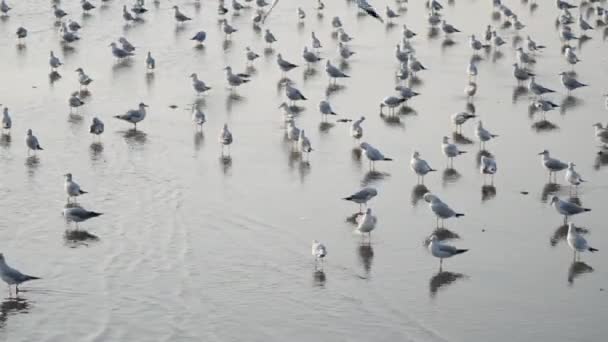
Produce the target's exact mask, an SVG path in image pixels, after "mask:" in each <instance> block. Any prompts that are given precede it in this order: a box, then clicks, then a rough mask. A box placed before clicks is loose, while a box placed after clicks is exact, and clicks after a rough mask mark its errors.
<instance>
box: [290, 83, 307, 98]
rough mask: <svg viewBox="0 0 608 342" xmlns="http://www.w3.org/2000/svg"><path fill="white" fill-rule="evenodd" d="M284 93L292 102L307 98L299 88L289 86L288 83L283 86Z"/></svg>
mask: <svg viewBox="0 0 608 342" xmlns="http://www.w3.org/2000/svg"><path fill="white" fill-rule="evenodd" d="M285 95H286V96H287V98H288V99H289V100H290V101H291V102H292V103H295V101H299V100H307V98H306V97H305V96H304V95H303V94H302V92H300V90H298V89H297V88H295V87H293V86H291V85H290V84H289V83H288V84H287V85H286V86H285Z"/></svg>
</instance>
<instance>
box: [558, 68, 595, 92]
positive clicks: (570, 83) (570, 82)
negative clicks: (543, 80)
mask: <svg viewBox="0 0 608 342" xmlns="http://www.w3.org/2000/svg"><path fill="white" fill-rule="evenodd" d="M559 75H560V76H561V80H562V84H563V85H564V87H566V89H568V93H570V92H571V91H572V90H576V89H578V88H581V87H587V86H588V84H584V83H581V82H579V81H578V80H577V79H576V78H574V77H573V76H570V75H568V74H567V73H565V72H561V73H560V74H559Z"/></svg>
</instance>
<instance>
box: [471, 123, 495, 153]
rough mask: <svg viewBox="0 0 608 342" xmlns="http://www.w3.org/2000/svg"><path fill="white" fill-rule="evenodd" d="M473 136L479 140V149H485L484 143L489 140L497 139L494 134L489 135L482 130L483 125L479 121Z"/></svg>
mask: <svg viewBox="0 0 608 342" xmlns="http://www.w3.org/2000/svg"><path fill="white" fill-rule="evenodd" d="M475 136H476V137H477V139H479V146H480V147H481V148H485V146H486V141H490V139H493V138H496V137H498V135H496V134H492V133H490V131H488V130H487V129H485V128H483V124H482V122H481V120H479V121H478V122H477V127H476V128H475Z"/></svg>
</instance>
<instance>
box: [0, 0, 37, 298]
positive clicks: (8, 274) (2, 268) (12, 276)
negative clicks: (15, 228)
mask: <svg viewBox="0 0 608 342" xmlns="http://www.w3.org/2000/svg"><path fill="white" fill-rule="evenodd" d="M2 3H3V4H4V1H3V2H2ZM0 278H2V280H4V282H5V283H7V284H8V286H9V292H10V289H11V288H10V286H11V285H15V293H19V285H21V283H24V282H26V281H30V280H36V279H40V278H38V277H34V276H30V275H27V274H23V273H21V272H19V271H17V270H16V269H14V268H12V267H10V266H9V265H7V264H6V260H4V254H2V253H0Z"/></svg>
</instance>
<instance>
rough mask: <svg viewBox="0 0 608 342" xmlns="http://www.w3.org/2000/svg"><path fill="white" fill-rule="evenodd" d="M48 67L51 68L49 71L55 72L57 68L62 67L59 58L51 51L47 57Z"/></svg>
mask: <svg viewBox="0 0 608 342" xmlns="http://www.w3.org/2000/svg"><path fill="white" fill-rule="evenodd" d="M49 65H50V66H51V71H56V70H57V68H59V66H61V65H63V63H62V62H61V60H59V58H57V57H55V54H54V53H53V51H51V54H50V57H49Z"/></svg>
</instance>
